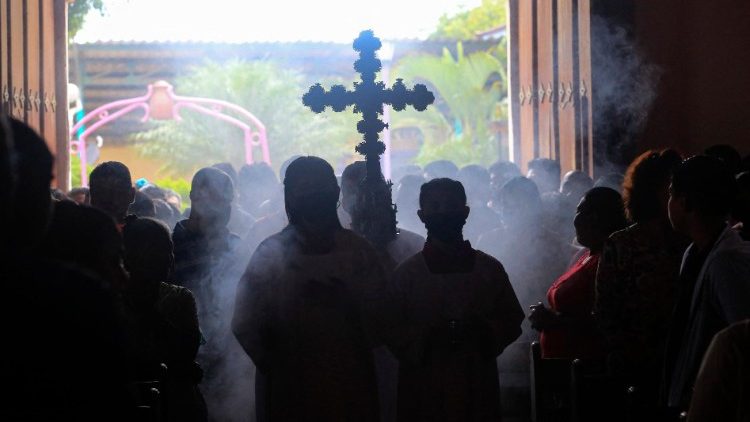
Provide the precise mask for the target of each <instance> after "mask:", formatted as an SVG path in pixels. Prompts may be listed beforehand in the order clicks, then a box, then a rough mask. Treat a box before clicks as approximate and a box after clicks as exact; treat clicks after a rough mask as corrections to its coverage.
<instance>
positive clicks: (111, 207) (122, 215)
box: [89, 161, 135, 229]
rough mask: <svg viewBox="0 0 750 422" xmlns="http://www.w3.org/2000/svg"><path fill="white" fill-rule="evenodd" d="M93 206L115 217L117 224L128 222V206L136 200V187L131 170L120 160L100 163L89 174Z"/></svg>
mask: <svg viewBox="0 0 750 422" xmlns="http://www.w3.org/2000/svg"><path fill="white" fill-rule="evenodd" d="M89 190H90V192H91V206H92V207H94V208H98V209H100V210H102V211H104V212H105V213H107V214H109V215H110V217H112V218H114V220H115V222H116V223H117V226H118V227H119V228H120V229H122V227H123V226H124V225H125V224H126V223H127V221H126V217H127V214H128V207H129V206H130V204H132V203H133V201H134V200H135V187H134V186H133V181H132V180H131V178H130V170H128V168H127V166H125V164H123V163H120V162H118V161H107V162H104V163H101V164H99V165H98V166H96V168H94V170H92V171H91V174H90V175H89Z"/></svg>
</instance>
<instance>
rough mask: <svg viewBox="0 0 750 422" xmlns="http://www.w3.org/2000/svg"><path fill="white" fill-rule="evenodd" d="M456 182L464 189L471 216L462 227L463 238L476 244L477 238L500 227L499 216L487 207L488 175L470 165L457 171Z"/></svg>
mask: <svg viewBox="0 0 750 422" xmlns="http://www.w3.org/2000/svg"><path fill="white" fill-rule="evenodd" d="M457 180H458V181H459V182H461V184H462V185H463V186H464V188H465V189H466V197H467V200H468V201H469V206H470V207H471V214H469V218H468V220H466V226H464V237H465V238H466V239H467V240H469V241H471V242H473V243H477V242H478V241H479V236H481V235H482V234H484V233H487V232H488V231H490V230H494V229H496V228H498V227H500V225H501V222H500V215H498V213H496V212H495V211H493V210H492V209H490V207H489V205H488V204H489V202H490V199H491V196H492V194H491V192H492V191H491V187H490V184H491V178H490V173H489V172H488V171H487V170H485V169H484V167H482V166H478V165H476V164H472V165H468V166H465V167H463V168H461V170H459V172H458V176H457Z"/></svg>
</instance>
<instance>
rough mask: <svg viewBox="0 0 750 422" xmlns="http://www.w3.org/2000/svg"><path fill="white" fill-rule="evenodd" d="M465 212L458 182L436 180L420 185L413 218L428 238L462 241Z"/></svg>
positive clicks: (442, 179) (466, 210) (464, 199)
mask: <svg viewBox="0 0 750 422" xmlns="http://www.w3.org/2000/svg"><path fill="white" fill-rule="evenodd" d="M469 212H470V209H469V207H468V206H467V205H466V191H465V190H464V187H463V185H462V184H461V182H458V181H456V180H452V179H447V178H439V179H432V180H430V181H429V182H427V183H425V184H423V185H422V188H421V189H420V192H419V211H418V212H417V215H419V219H420V220H422V222H423V223H424V225H425V228H426V229H427V237H428V238H430V239H436V240H439V241H442V242H446V243H452V242H460V241H462V240H463V227H464V225H465V224H466V219H467V218H468V217H469Z"/></svg>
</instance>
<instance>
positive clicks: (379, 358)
mask: <svg viewBox="0 0 750 422" xmlns="http://www.w3.org/2000/svg"><path fill="white" fill-rule="evenodd" d="M366 173H367V169H366V166H365V162H364V161H355V162H354V163H352V164H349V165H348V166H346V168H345V169H344V172H343V173H342V174H341V208H343V209H344V211H345V212H346V213H347V214H348V216H349V217H350V218H351V222H352V227H357V223H358V219H359V218H362V217H361V215H362V213H361V212H358V210H357V203H358V201H359V200H360V199H361V198H359V196H360V195H362V193H363V191H362V189H363V186H362V183H363V181H364V179H365V175H366ZM381 205H382V206H383V207H384V212H389V210H388V207H389V206H390V204H381ZM415 214H416V211H415ZM383 230H388V228H386V227H383ZM397 230H398V233H397V234H396V238H395V239H393V240H392V241H390V242H388V244H387V245H385V247H384V248H383V247H379V246H375V249H376V250H377V252H378V255H379V258H380V263H381V266H382V267H383V269H384V270H385V271H386V274H387V275H389V276H390V274H391V273H392V272H393V270H394V269H395V267H396V266H397V265H398V264H400V263H402V262H404V261H406V260H407V259H408V258H411V257H412V256H413V255H414V254H416V253H418V252H419V251H421V250H422V248H423V247H424V242H425V239H424V237H422V236H420V235H418V234H416V233H414V232H411V231H409V230H405V229H403V228H400V227H399V228H398V229H397ZM354 231H355V233H356V230H354ZM375 367H376V370H377V376H378V396H379V399H380V416H381V420H382V421H383V422H395V420H396V398H397V395H396V384H397V379H398V378H397V377H398V362H397V361H396V358H395V357H393V355H392V354H391V353H390V352H389V351H388V350H387V349H386V348H385V346H381V347H379V348H377V349H375Z"/></svg>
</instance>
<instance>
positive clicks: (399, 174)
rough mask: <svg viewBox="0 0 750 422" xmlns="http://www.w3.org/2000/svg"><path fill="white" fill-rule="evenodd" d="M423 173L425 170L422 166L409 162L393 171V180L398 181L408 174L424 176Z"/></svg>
mask: <svg viewBox="0 0 750 422" xmlns="http://www.w3.org/2000/svg"><path fill="white" fill-rule="evenodd" d="M423 174H424V171H423V170H422V167H419V166H418V165H416V164H407V165H405V166H401V167H397V168H395V169H393V170H392V171H391V180H394V181H396V182H398V181H400V180H401V179H403V178H404V177H406V176H410V175H418V176H420V177H422V175H423Z"/></svg>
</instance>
